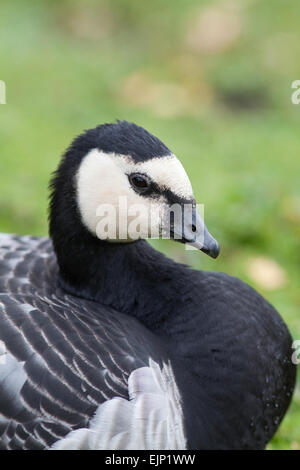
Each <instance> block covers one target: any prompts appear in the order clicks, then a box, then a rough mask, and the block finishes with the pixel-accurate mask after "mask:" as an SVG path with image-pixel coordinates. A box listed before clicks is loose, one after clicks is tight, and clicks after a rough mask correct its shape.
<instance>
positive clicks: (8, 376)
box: [0, 122, 295, 449]
mask: <svg viewBox="0 0 300 470" xmlns="http://www.w3.org/2000/svg"><path fill="white" fill-rule="evenodd" d="M95 147H96V148H99V149H101V150H103V151H105V152H114V153H122V154H125V155H128V154H130V155H131V156H132V157H133V158H135V159H136V160H137V161H140V160H141V159H147V158H151V157H155V158H159V156H162V155H168V154H170V151H169V150H168V149H167V147H165V146H164V144H162V143H161V142H160V141H159V140H158V139H156V138H154V137H153V136H151V135H150V134H149V133H147V132H146V131H144V130H143V129H141V128H139V127H138V126H135V125H131V124H128V123H124V122H121V123H119V124H115V125H105V126H102V127H98V128H96V129H94V130H91V131H87V132H86V133H85V134H83V135H82V136H81V137H79V138H77V139H76V140H75V141H74V142H73V144H72V145H71V147H70V148H69V149H68V151H67V152H66V154H65V156H64V158H63V160H62V162H61V164H60V167H59V169H58V170H57V172H56V174H55V176H54V179H53V180H52V183H51V188H52V195H51V206H50V235H51V238H52V240H53V242H52V241H50V240H48V239H43V238H32V237H16V236H9V235H1V236H0V340H2V341H3V342H4V343H5V347H6V352H7V354H6V362H5V364H4V365H1V366H0V448H3V449H43V448H48V447H49V446H51V445H52V444H53V443H55V442H56V441H57V440H59V439H61V438H63V437H64V436H66V435H67V434H68V433H69V432H70V431H71V430H76V429H80V428H82V427H86V426H88V425H89V422H90V420H91V418H92V417H93V416H94V414H95V412H96V410H97V408H98V407H99V405H100V404H101V403H104V402H105V401H107V400H110V399H112V398H113V397H116V396H119V397H123V398H125V399H128V390H127V382H128V377H129V375H130V373H131V372H132V371H133V370H135V369H137V368H139V367H144V366H147V365H148V363H149V358H151V359H152V360H154V361H156V362H157V363H158V364H160V365H161V364H162V363H163V362H166V361H170V362H171V364H172V368H173V371H174V375H175V379H176V383H177V386H178V389H179V391H180V395H181V398H182V407H183V416H184V431H185V436H186V441H187V448H191V449H196V448H200V449H262V448H264V447H265V445H266V443H267V442H268V441H269V440H270V438H271V437H272V435H273V434H274V432H275V431H276V429H277V428H278V426H279V424H280V422H281V420H282V418H283V416H284V414H285V412H286V409H287V407H288V405H289V403H290V400H291V395H292V392H293V388H294V382H295V366H293V364H292V362H291V344H292V339H291V337H290V334H289V332H288V330H287V327H286V325H285V324H284V322H283V320H282V319H281V317H280V316H279V314H278V313H277V312H276V311H275V310H274V308H273V307H272V306H271V305H270V304H269V303H268V302H267V301H266V300H264V299H263V298H262V297H261V296H260V295H259V294H258V293H256V292H255V291H254V290H253V289H252V288H250V287H249V286H248V285H246V284H244V283H243V282H241V281H240V280H238V279H235V278H233V277H230V276H228V275H226V274H222V273H211V272H203V271H195V270H192V269H190V268H189V267H187V266H184V265H181V264H178V263H175V262H174V261H172V260H170V259H168V258H166V257H165V256H164V255H162V254H161V253H159V252H157V251H155V250H154V249H153V248H152V247H151V246H150V245H149V244H148V243H147V242H146V241H143V240H139V241H136V242H134V243H128V244H124V243H109V242H105V241H100V240H98V239H97V238H95V237H94V236H93V235H92V234H91V233H90V232H89V231H88V230H87V229H86V228H85V227H84V225H83V224H82V223H81V220H80V214H79V212H78V207H77V204H76V188H75V181H74V177H75V174H76V171H77V169H78V167H79V165H80V162H81V160H82V158H83V157H84V156H85V155H86V153H87V152H88V151H89V150H90V149H92V148H95Z"/></svg>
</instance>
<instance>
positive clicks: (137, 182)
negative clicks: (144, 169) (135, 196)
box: [129, 174, 150, 191]
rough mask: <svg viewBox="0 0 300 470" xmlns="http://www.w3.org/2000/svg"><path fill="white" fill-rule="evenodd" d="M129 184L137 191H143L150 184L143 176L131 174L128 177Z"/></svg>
mask: <svg viewBox="0 0 300 470" xmlns="http://www.w3.org/2000/svg"><path fill="white" fill-rule="evenodd" d="M129 181H130V184H131V185H132V186H133V187H134V188H136V189H138V190H139V191H145V190H146V189H148V188H149V186H150V184H149V181H148V179H147V178H146V177H145V176H144V175H138V174H133V175H130V176H129Z"/></svg>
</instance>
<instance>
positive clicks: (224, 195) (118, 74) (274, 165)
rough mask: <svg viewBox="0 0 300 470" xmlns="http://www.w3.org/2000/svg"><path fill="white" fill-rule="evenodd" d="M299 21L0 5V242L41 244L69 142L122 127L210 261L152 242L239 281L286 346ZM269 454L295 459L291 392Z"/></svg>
mask: <svg viewBox="0 0 300 470" xmlns="http://www.w3.org/2000/svg"><path fill="white" fill-rule="evenodd" d="M299 17H300V3H299V2H295V1H294V0H272V2H270V1H268V0H238V1H236V0H232V1H230V0H223V1H221V0H220V1H219V0H214V1H212V0H210V1H199V0H198V1H196V0H176V1H175V2H174V1H171V0H164V1H158V0H152V1H151V2H141V1H139V0H114V1H113V2H112V1H108V0H107V1H93V0H86V1H76V0H59V1H58V0H57V1H55V0H52V1H50V0H49V1H43V2H41V1H40V2H38V1H31V0H28V1H21V0H19V1H15V2H11V1H9V0H1V14H0V53H1V58H2V59H1V71H0V79H1V80H4V81H5V82H6V87H7V97H6V99H7V104H6V105H0V119H1V125H0V146H1V147H0V148H1V157H0V187H1V197H0V231H2V232H14V233H19V234H24V233H28V234H35V235H46V234H47V216H46V214H47V192H48V191H47V184H48V180H49V176H50V173H51V172H52V171H53V170H54V169H55V167H56V165H57V163H58V161H59V158H60V155H61V154H62V152H63V151H64V149H65V148H66V147H67V146H68V145H69V143H70V141H71V139H73V137H74V136H76V135H77V134H78V133H80V132H81V131H82V130H83V129H87V128H90V127H94V126H95V125H97V124H100V123H103V122H109V121H114V120H115V119H117V118H118V119H127V120H129V121H134V122H136V123H138V124H140V125H142V126H144V127H146V128H147V129H148V130H149V131H150V132H152V133H154V134H155V135H157V136H158V137H160V138H161V139H162V140H163V141H164V142H165V143H166V144H167V145H168V146H169V147H170V148H171V149H172V150H173V152H174V153H176V154H177V156H178V157H179V158H180V159H181V161H182V162H183V164H184V166H185V168H186V170H187V172H188V174H189V175H190V178H191V181H192V184H193V187H194V191H195V195H196V197H197V199H198V202H199V203H204V204H205V211H206V212H205V220H206V223H207V226H208V228H209V230H210V231H211V233H212V234H213V235H214V236H215V237H216V238H217V239H218V241H219V242H220V244H221V248H222V253H221V256H220V257H219V258H218V260H216V261H215V260H211V259H209V258H208V257H205V256H204V255H202V254H199V253H197V252H194V251H192V252H189V251H186V250H184V249H183V247H182V246H181V245H180V244H174V243H171V242H167V241H155V242H153V243H154V245H155V246H156V247H157V248H158V249H160V250H162V251H164V252H166V253H167V254H168V255H170V256H172V257H173V258H175V259H177V260H179V261H183V262H186V263H189V264H191V265H192V266H194V267H197V268H202V269H209V270H217V271H225V272H227V273H229V274H231V275H236V276H238V277H240V278H242V279H244V280H245V281H246V282H248V283H250V284H251V285H252V286H253V287H255V288H256V289H257V290H258V291H260V292H261V293H262V294H263V295H264V296H265V297H266V298H267V299H268V300H269V301H270V302H271V303H273V304H274V305H275V307H276V308H277V309H278V310H279V312H280V313H281V314H282V316H283V317H284V319H285V321H286V322H287V324H288V325H289V327H290V329H291V331H292V334H293V336H294V338H295V339H298V338H300V315H299V313H300V312H299V310H300V309H299V307H300V291H299V281H300V274H299V264H300V187H299V186H300V185H299V175H300V160H299V147H300V145H299V127H300V105H299V106H296V105H293V104H292V103H291V94H292V89H291V83H292V81H294V80H296V79H300V60H299V56H300V28H299ZM291 353H292V350H291ZM269 448H273V449H299V448H300V388H299V383H298V388H297V390H296V393H295V396H294V399H293V404H292V406H291V408H290V410H289V412H288V414H287V416H286V418H285V419H284V421H283V423H282V425H281V427H280V429H279V431H278V433H277V435H276V436H275V437H274V439H273V441H272V442H271V444H270V445H269Z"/></svg>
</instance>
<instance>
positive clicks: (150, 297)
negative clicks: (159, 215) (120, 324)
mask: <svg viewBox="0 0 300 470" xmlns="http://www.w3.org/2000/svg"><path fill="white" fill-rule="evenodd" d="M68 238H69V237H68V236H66V237H64V240H63V241H62V240H61V241H60V244H59V246H56V247H55V248H56V253H57V257H58V262H59V265H60V272H61V284H62V286H63V288H64V289H65V290H66V291H68V292H70V293H72V294H75V295H77V296H80V297H83V298H86V299H90V300H94V301H96V302H99V303H102V304H105V305H107V306H110V307H112V308H114V309H116V310H117V311H120V312H122V313H126V314H129V315H133V316H135V317H136V318H138V319H139V320H141V321H142V322H143V323H144V324H145V325H146V326H148V327H149V328H151V329H152V330H157V329H165V328H164V326H165V327H166V323H167V322H168V320H169V319H170V316H171V315H172V314H174V312H175V311H178V310H179V309H180V304H181V303H182V300H181V298H182V293H183V292H182V291H183V290H185V289H187V288H188V279H187V272H188V268H186V267H185V266H182V265H178V264H177V263H175V262H174V261H172V260H170V259H168V258H166V257H165V256H164V255H162V254H161V253H159V252H157V251H156V250H154V249H153V248H152V247H151V246H150V245H149V244H148V243H147V242H146V241H144V240H140V241H136V242H132V243H109V242H103V241H101V240H98V239H96V238H95V237H93V236H92V235H91V234H89V233H87V232H85V233H84V234H83V233H82V234H81V236H80V235H78V234H77V236H76V238H73V239H71V240H68Z"/></svg>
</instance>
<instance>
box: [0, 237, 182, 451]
mask: <svg viewBox="0 0 300 470" xmlns="http://www.w3.org/2000/svg"><path fill="white" fill-rule="evenodd" d="M56 278H57V266H56V261H55V256H54V254H53V249H52V245H51V242H50V241H49V240H48V239H34V238H31V237H11V236H0V448H2V449H45V448H50V447H51V446H53V448H83V449H84V448H96V449H98V448H109V446H112V447H113V448H115V449H118V448H120V449H122V448H152V449H154V448H172V447H173V446H177V448H184V445H185V441H184V437H183V427H182V413H181V407H180V403H179V394H178V390H177V389H176V386H175V381H174V377H173V375H172V370H171V367H170V365H168V363H167V358H166V355H165V352H164V348H163V347H162V346H161V344H159V343H158V341H157V339H156V338H155V337H154V336H153V335H152V334H151V333H150V332H149V331H148V330H147V329H146V328H144V327H143V326H142V325H141V324H139V323H138V322H137V321H136V320H134V319H133V318H130V317H128V316H125V315H122V314H119V313H118V312H115V311H113V310H111V309H109V308H106V307H103V306H101V305H99V304H96V303H94V302H90V301H86V300H83V299H78V298H75V297H72V296H69V295H65V294H64V293H63V292H62V291H61V290H60V289H59V288H58V287H57V285H56ZM172 423H173V424H172ZM170 429H176V432H175V434H174V433H173V434H172V432H171V431H170ZM175 448H176V447H175Z"/></svg>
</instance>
